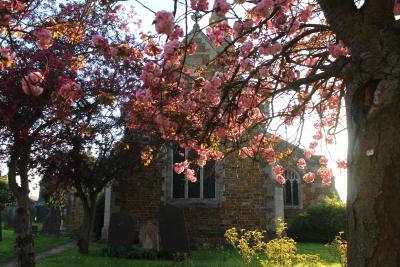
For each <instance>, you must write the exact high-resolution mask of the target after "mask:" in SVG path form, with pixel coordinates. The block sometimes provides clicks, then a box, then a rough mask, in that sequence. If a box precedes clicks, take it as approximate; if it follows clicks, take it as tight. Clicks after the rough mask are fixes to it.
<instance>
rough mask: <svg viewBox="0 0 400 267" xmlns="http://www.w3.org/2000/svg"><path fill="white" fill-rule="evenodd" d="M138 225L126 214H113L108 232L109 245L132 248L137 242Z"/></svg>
mask: <svg viewBox="0 0 400 267" xmlns="http://www.w3.org/2000/svg"><path fill="white" fill-rule="evenodd" d="M136 228H137V223H136V221H135V220H134V219H133V218H132V216H131V215H129V214H128V213H125V212H115V213H113V214H111V218H110V227H109V230H108V245H109V246H112V247H126V248H131V247H132V246H133V244H134V243H135V240H136V231H137V230H136Z"/></svg>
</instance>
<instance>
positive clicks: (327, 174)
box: [317, 167, 332, 185]
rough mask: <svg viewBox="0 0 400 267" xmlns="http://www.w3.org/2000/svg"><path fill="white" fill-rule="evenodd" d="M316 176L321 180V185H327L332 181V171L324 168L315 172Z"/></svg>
mask: <svg viewBox="0 0 400 267" xmlns="http://www.w3.org/2000/svg"><path fill="white" fill-rule="evenodd" d="M317 174H318V176H319V177H321V178H322V184H324V185H329V184H330V183H331V181H332V171H331V170H330V169H328V168H326V167H321V168H319V169H318V170H317Z"/></svg>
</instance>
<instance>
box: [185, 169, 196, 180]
mask: <svg viewBox="0 0 400 267" xmlns="http://www.w3.org/2000/svg"><path fill="white" fill-rule="evenodd" d="M184 174H185V179H186V180H188V181H189V182H192V183H195V182H197V178H196V174H195V171H194V170H192V169H186V170H185V173H184Z"/></svg>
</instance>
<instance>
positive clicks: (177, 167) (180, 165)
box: [174, 160, 190, 174]
mask: <svg viewBox="0 0 400 267" xmlns="http://www.w3.org/2000/svg"><path fill="white" fill-rule="evenodd" d="M189 165H190V162H189V161H187V160H185V161H183V162H177V163H175V164H174V171H175V172H176V173H177V174H181V173H183V172H184V171H185V170H186V169H187V168H189Z"/></svg>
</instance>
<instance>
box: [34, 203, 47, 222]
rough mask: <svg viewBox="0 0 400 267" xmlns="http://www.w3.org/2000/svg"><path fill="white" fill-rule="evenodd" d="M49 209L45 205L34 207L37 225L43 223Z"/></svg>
mask: <svg viewBox="0 0 400 267" xmlns="http://www.w3.org/2000/svg"><path fill="white" fill-rule="evenodd" d="M49 212H50V208H49V207H48V206H47V205H40V206H36V217H35V219H36V220H35V221H36V222H38V223H43V222H44V220H45V219H46V217H47V215H49Z"/></svg>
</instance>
